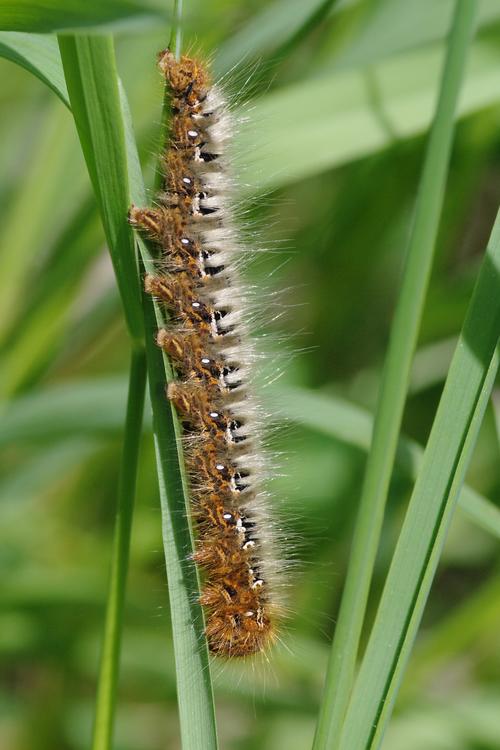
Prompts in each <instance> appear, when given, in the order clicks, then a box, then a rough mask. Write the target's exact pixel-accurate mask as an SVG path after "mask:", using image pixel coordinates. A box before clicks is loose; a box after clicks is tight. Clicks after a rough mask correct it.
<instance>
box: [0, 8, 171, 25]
mask: <svg viewBox="0 0 500 750" xmlns="http://www.w3.org/2000/svg"><path fill="white" fill-rule="evenodd" d="M145 18H146V19H150V20H152V21H154V20H156V22H157V21H158V19H159V18H162V19H163V20H164V21H165V20H168V18H169V13H168V11H167V9H166V3H162V2H160V1H159V0H158V2H154V1H152V0H141V1H139V0H106V2H102V0H38V2H37V0H0V29H2V30H3V31H28V32H35V33H47V32H50V31H74V30H76V29H79V28H83V29H88V27H92V26H100V25H102V24H105V25H109V24H111V23H113V22H119V23H120V24H123V22H124V20H125V21H126V20H130V19H132V20H134V21H143V20H144V19H145Z"/></svg>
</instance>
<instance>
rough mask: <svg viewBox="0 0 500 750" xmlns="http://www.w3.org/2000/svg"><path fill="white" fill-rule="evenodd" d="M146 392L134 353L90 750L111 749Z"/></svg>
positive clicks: (140, 358)
mask: <svg viewBox="0 0 500 750" xmlns="http://www.w3.org/2000/svg"><path fill="white" fill-rule="evenodd" d="M145 390H146V358H145V353H144V352H143V351H141V350H139V351H133V352H132V354H131V360H130V378H129V391H128V400H127V416H126V420H125V434H124V444H123V453H122V458H121V464H120V479H119V484H118V500H117V510H116V522H115V531H114V539H113V552H112V556H111V574H110V583H109V591H108V599H107V606H106V624H105V629H104V641H103V646H102V654H101V660H100V672H99V682H98V690H97V701H96V714H95V720H94V731H93V740H92V748H93V750H108V748H110V747H112V738H113V724H114V714H115V706H116V690H117V684H118V674H119V661H120V648H121V635H122V622H123V610H124V604H125V588H126V584H127V572H128V560H129V549H130V533H131V529H132V515H133V509H134V498H135V489H136V479H137V463H138V459H139V445H140V439H141V433H142V415H143V409H144V393H145Z"/></svg>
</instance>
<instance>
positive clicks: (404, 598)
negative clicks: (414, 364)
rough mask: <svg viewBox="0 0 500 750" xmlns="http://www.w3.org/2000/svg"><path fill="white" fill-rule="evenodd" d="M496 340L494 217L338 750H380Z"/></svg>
mask: <svg viewBox="0 0 500 750" xmlns="http://www.w3.org/2000/svg"><path fill="white" fill-rule="evenodd" d="M499 333H500V212H499V214H498V215H497V219H496V222H495V226H494V228H493V232H492V235H491V238H490V242H489V244H488V249H487V252H486V257H485V260H484V262H483V264H482V267H481V271H480V274H479V278H478V281H477V284H476V287H475V290H474V294H473V296H472V300H471V302H470V305H469V310H468V314H467V317H466V320H465V323H464V326H463V329H462V334H461V336H460V340H459V343H458V345H457V349H456V351H455V354H454V357H453V360H452V363H451V366H450V370H449V373H448V377H447V379H446V383H445V387H444V391H443V394H442V397H441V400H440V403H439V407H438V411H437V414H436V418H435V420H434V424H433V427H432V430H431V434H430V437H429V441H428V444H427V447H426V450H425V453H424V458H423V462H422V467H421V469H420V471H419V474H418V477H417V482H416V484H415V488H414V490H413V494H412V497H411V500H410V504H409V507H408V511H407V514H406V518H405V520H404V523H403V528H402V530H401V534H400V536H399V539H398V543H397V546H396V550H395V553H394V556H393V559H392V562H391V566H390V569H389V573H388V576H387V580H386V583H385V586H384V591H383V594H382V598H381V601H380V605H379V609H378V612H377V616H376V619H375V623H374V625H373V629H372V632H371V635H370V639H369V643H368V646H367V649H366V652H365V655H364V658H363V661H362V663H361V667H360V670H359V674H358V676H357V679H356V683H355V687H354V690H353V694H352V698H351V701H350V703H349V708H348V711H347V714H346V718H345V723H344V727H343V732H342V739H341V743H340V747H341V748H342V750H351V748H353V747H356V748H360V750H361V749H362V748H376V747H379V745H380V742H381V739H382V735H383V732H384V729H385V726H386V724H387V721H388V719H389V716H390V714H391V711H392V707H393V704H394V701H395V698H396V695H397V691H398V688H399V684H400V681H401V678H402V674H403V671H404V668H405V666H406V663H407V660H408V657H409V653H410V650H411V647H412V645H413V641H414V639H415V636H416V632H417V629H418V626H419V623H420V620H421V617H422V613H423V610H424V607H425V603H426V600H427V597H428V594H429V590H430V587H431V584H432V580H433V577H434V574H435V571H436V567H437V564H438V561H439V556H440V553H441V549H442V546H443V543H444V540H445V537H446V532H447V530H448V527H449V524H450V521H451V517H452V514H453V510H454V506H455V502H456V499H457V496H458V493H459V491H460V488H461V486H462V483H463V480H464V476H465V472H466V470H467V466H468V463H469V460H470V457H471V454H472V450H473V448H474V445H475V442H476V438H477V434H478V431H479V427H480V425H481V421H482V418H483V414H484V410H485V408H486V405H487V403H488V399H489V397H490V393H491V389H492V387H493V383H494V380H495V375H496V372H497V369H498V352H497V351H496V347H497V344H498V339H499Z"/></svg>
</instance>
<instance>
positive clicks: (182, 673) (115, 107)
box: [60, 37, 217, 750]
mask: <svg viewBox="0 0 500 750" xmlns="http://www.w3.org/2000/svg"><path fill="white" fill-rule="evenodd" d="M60 46H61V53H62V58H63V64H64V67H65V70H68V75H67V83H68V90H69V93H70V100H71V104H72V109H73V113H74V115H75V119H76V121H77V126H78V130H79V133H80V137H81V139H82V148H83V149H84V153H85V156H86V158H87V161H88V164H89V172H90V174H91V177H92V182H93V184H94V185H97V195H98V199H99V200H101V195H102V191H101V186H105V185H106V181H107V179H108V177H107V175H108V174H109V173H111V174H114V175H115V176H116V178H117V179H118V180H119V181H121V185H122V189H123V191H124V193H125V196H126V201H125V202H126V207H125V209H123V203H122V202H121V197H122V193H121V192H119V197H120V201H116V202H115V203H114V204H111V210H109V206H110V200H109V196H108V197H107V205H106V204H105V205H104V207H103V208H102V209H101V210H102V213H103V219H104V221H110V222H112V223H113V226H111V227H110V228H109V231H108V235H109V236H111V237H113V238H115V239H118V240H119V241H120V242H122V247H123V249H125V247H128V244H129V241H130V238H131V236H132V235H131V230H130V227H129V226H128V223H127V221H126V217H127V211H128V206H129V204H130V203H131V202H132V201H133V202H135V203H138V204H142V205H143V204H144V202H145V188H144V184H143V182H142V177H141V174H140V169H139V160H138V156H137V150H136V146H135V141H134V138H133V134H132V128H131V125H130V120H129V115H128V107H127V103H126V99H125V96H124V93H123V92H122V91H120V86H119V81H118V78H117V75H116V69H115V61H114V54H113V47H112V42H111V40H110V39H108V38H97V37H81V38H79V37H77V38H70V37H67V38H62V39H61V40H60ZM98 71H99V75H97V72H98ZM96 88H98V89H100V91H96V90H95V89H96ZM100 107H102V111H96V110H97V109H99V108H100ZM109 123H113V128H112V129H111V128H109V127H108V128H107V131H106V132H104V133H103V132H101V130H102V129H104V130H106V124H109ZM89 130H90V131H91V137H89ZM109 139H112V140H115V141H116V143H115V144H114V145H112V144H110V143H109V142H108V141H109ZM116 187H117V186H116ZM103 197H104V198H105V199H106V196H103ZM118 205H120V210H122V211H123V212H122V213H117V208H118ZM123 222H125V227H124V232H123V235H122V232H121V227H122V224H123ZM125 228H126V235H125ZM138 244H139V246H140V248H141V252H142V254H143V259H144V260H145V261H146V262H149V261H150V260H151V255H150V253H149V251H148V248H147V246H146V245H145V244H144V243H143V242H139V243H138ZM127 257H128V261H126V262H125V259H124V258H122V256H121V251H120V255H119V257H118V258H116V262H115V269H116V271H117V275H118V280H119V281H120V275H123V274H125V275H126V276H127V278H126V279H125V281H127V280H128V276H131V275H132V273H135V261H134V260H133V259H134V254H133V252H132V253H130V254H129V255H128V256H127ZM130 263H132V264H133V266H130ZM121 286H122V288H125V289H126V290H127V293H126V294H123V293H122V298H123V300H124V305H127V306H130V305H133V318H132V319H133V320H134V321H135V316H136V314H137V313H136V309H135V302H136V298H135V295H134V294H130V293H129V287H127V286H126V285H125V284H124V283H123V282H122V285H121ZM131 286H132V285H131ZM144 309H145V314H146V316H147V318H146V330H147V331H148V332H150V331H153V330H154V329H155V328H156V327H158V325H161V324H162V322H164V321H162V317H161V312H160V310H159V308H156V319H155V315H154V313H153V308H152V303H151V301H150V300H144ZM142 315H143V313H142V311H140V317H141V327H142V320H143V317H142ZM129 317H130V315H129ZM146 347H147V362H148V379H149V385H150V395H151V404H152V408H153V420H154V431H155V443H156V451H157V459H158V461H157V466H158V476H159V486H160V500H161V507H162V518H163V541H164V549H165V559H166V563H167V568H168V578H169V598H170V609H171V618H172V628H173V634H174V651H175V661H176V673H177V687H178V702H179V714H180V724H181V736H182V743H183V748H184V750H211V748H216V747H217V738H216V730H215V713H214V707H213V696H212V688H211V681H210V670H209V662H208V651H207V646H206V640H205V638H204V634H203V615H202V613H201V608H200V606H199V605H198V604H197V602H196V592H197V590H198V588H199V586H198V582H197V577H196V570H195V568H194V565H193V563H192V562H191V561H190V560H189V553H190V551H191V550H192V538H191V530H190V526H189V509H188V501H187V499H186V498H187V493H186V492H185V488H186V480H185V472H184V466H183V462H182V451H181V447H180V444H179V442H178V437H179V427H178V422H177V419H176V417H175V414H174V411H173V408H172V407H171V406H170V405H169V404H168V402H167V400H166V397H165V392H164V386H165V380H166V379H171V378H172V373H171V370H170V368H169V366H168V362H167V361H166V360H164V359H163V356H162V354H161V352H160V351H159V350H158V349H157V347H156V346H155V345H154V343H153V338H152V336H151V335H148V336H147V337H146Z"/></svg>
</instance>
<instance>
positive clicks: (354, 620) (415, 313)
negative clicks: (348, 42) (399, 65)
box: [314, 0, 475, 750]
mask: <svg viewBox="0 0 500 750" xmlns="http://www.w3.org/2000/svg"><path fill="white" fill-rule="evenodd" d="M474 10H475V3H471V2H469V0H458V1H457V4H456V11H455V20H454V25H453V29H452V31H451V35H450V42H449V50H448V55H447V59H446V62H445V67H444V72H443V77H442V83H441V92H440V96H439V100H438V105H437V110H436V117H435V120H434V125H433V128H432V132H431V136H430V140H429V145H428V148H427V153H426V157H425V163H424V169H423V173H422V178H421V182H420V186H419V193H418V198H417V205H416V209H415V218H414V222H413V227H412V232H411V236H410V241H409V247H408V254H407V259H406V266H405V270H404V274H403V281H402V288H401V294H400V297H399V301H398V305H397V308H396V313H395V317H394V321H393V324H392V328H391V336H390V342H389V349H388V352H387V357H386V361H385V364H384V370H383V373H382V380H381V385H380V393H379V399H378V404H377V410H376V414H375V422H374V428H373V439H372V446H371V450H370V453H369V455H368V461H367V466H366V471H365V477H364V482H363V488H362V492H361V499H360V505H359V511H358V517H357V521H356V526H355V530H354V537H353V542H352V548H351V554H350V559H349V566H348V570H347V577H346V581H345V585H344V591H343V595H342V601H341V606H340V612H339V616H338V619H337V624H336V628H335V634H334V639H333V644H332V651H331V655H330V659H329V663H328V668H327V676H326V683H325V694H324V698H323V702H322V705H321V709H320V714H319V719H318V725H317V730H316V736H315V740H314V749H315V750H325V749H326V748H332V747H336V746H337V743H338V739H339V736H340V731H341V726H342V721H343V717H344V713H345V710H346V707H347V703H348V700H349V694H350V690H351V687H352V682H353V676H354V670H355V665H356V658H357V653H358V648H359V639H360V635H361V629H362V625H363V619H364V615H365V609H366V602H367V598H368V592H369V588H370V582H371V578H372V571H373V565H374V562H375V556H376V553H377V548H378V543H379V538H380V532H381V528H382V522H383V517H384V509H385V503H386V499H387V492H388V488H389V482H390V479H391V474H392V470H393V464H394V458H395V455H396V449H397V443H398V435H399V431H400V428H401V419H402V415H403V409H404V404H405V400H406V394H407V390H408V382H409V376H410V370H411V362H412V357H413V353H414V350H415V346H416V342H417V336H418V330H419V326H420V319H421V316H422V310H423V306H424V301H425V295H426V291H427V286H428V281H429V276H430V271H431V265H432V260H433V254H434V246H435V242H436V236H437V230H438V224H439V216H440V213H441V206H442V203H443V196H444V188H445V184H446V174H447V170H448V162H449V157H450V151H451V143H452V136H453V121H454V115H455V108H456V104H457V99H458V93H459V90H460V85H461V82H462V77H463V73H464V69H465V58H466V54H467V49H468V46H469V44H470V41H471V37H472V31H473V24H474V15H475V14H474ZM352 747H358V746H356V745H353V746H352ZM359 748H360V750H361V746H359Z"/></svg>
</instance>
